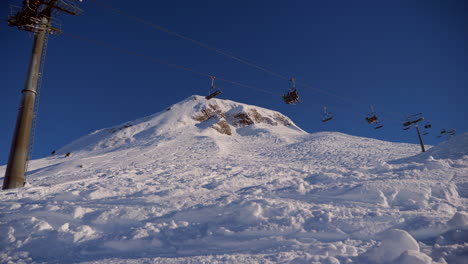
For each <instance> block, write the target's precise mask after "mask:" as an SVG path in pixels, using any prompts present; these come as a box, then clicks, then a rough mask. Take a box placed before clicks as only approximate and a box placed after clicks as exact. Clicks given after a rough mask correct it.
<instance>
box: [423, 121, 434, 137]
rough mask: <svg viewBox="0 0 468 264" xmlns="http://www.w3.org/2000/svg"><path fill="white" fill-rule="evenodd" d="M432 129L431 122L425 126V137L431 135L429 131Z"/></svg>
mask: <svg viewBox="0 0 468 264" xmlns="http://www.w3.org/2000/svg"><path fill="white" fill-rule="evenodd" d="M431 127H432V124H431V123H429V122H426V123H425V124H424V132H423V136H427V135H429V129H430V128H431Z"/></svg>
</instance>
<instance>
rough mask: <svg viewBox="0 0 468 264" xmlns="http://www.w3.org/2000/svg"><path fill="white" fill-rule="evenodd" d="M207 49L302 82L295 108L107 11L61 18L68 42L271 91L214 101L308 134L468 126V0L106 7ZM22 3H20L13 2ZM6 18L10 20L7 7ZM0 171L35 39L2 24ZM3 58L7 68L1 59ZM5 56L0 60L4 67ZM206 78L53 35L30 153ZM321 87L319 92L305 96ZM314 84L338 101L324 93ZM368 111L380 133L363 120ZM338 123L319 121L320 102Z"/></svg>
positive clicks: (88, 7)
mask: <svg viewBox="0 0 468 264" xmlns="http://www.w3.org/2000/svg"><path fill="white" fill-rule="evenodd" d="M100 1H102V2H105V3H109V4H111V5H112V6H113V7H116V8H119V9H122V10H123V11H125V12H127V13H129V14H132V15H135V16H138V17H139V18H142V19H145V20H148V21H151V22H152V23H155V24H157V25H161V26H163V27H166V28H169V29H171V30H173V31H175V32H178V33H180V34H183V35H186V36H188V37H191V38H193V39H196V40H198V41H201V42H203V43H205V44H207V45H209V46H212V47H216V48H218V49H221V50H223V51H226V52H230V53H233V54H235V55H237V56H240V57H243V58H247V59H249V60H250V61H253V62H255V63H256V64H258V65H260V66H262V67H266V68H269V69H271V70H273V71H274V72H277V73H280V74H282V75H285V76H291V77H296V78H297V81H298V83H305V84H308V87H301V86H299V85H298V88H299V92H300V95H301V101H302V102H301V104H299V105H295V106H291V105H286V104H284V103H283V102H282V100H281V94H282V93H284V91H285V90H286V89H288V88H289V86H290V84H289V83H288V82H287V81H285V80H282V79H280V78H277V77H275V76H272V75H269V74H267V73H265V72H263V71H259V70H257V69H254V68H251V67H248V66H246V65H244V64H241V63H239V62H237V61H235V60H232V59H230V58H227V57H224V56H220V55H219V54H217V53H214V52H212V51H209V50H207V49H204V48H201V47H199V46H197V45H195V44H193V43H192V42H189V41H186V40H182V39H179V38H176V37H174V36H172V35H169V34H167V33H164V32H161V31H157V30H154V29H152V28H151V27H149V26H147V25H143V24H141V23H138V22H136V21H133V20H131V19H129V18H127V17H123V16H121V15H118V14H115V13H112V12H111V11H110V10H109V9H105V8H103V7H101V6H99V5H96V4H95V3H93V2H92V1H86V0H85V1H84V2H83V3H81V4H79V6H80V7H81V8H82V9H83V10H84V13H83V14H82V15H80V16H76V17H73V16H69V15H66V14H63V15H61V16H60V19H61V21H62V29H63V31H64V32H65V33H70V34H75V35H79V36H83V37H87V38H91V39H94V40H99V41H103V42H106V43H111V44H112V45H114V46H116V47H120V48H124V49H128V50H132V51H136V52H139V53H142V54H145V55H147V56H151V57H154V58H158V59H162V60H166V61H169V62H172V63H176V64H178V65H181V66H185V67H190V68H192V69H194V70H197V71H199V72H204V73H208V74H212V75H215V76H219V77H221V78H225V79H229V80H233V81H236V82H240V83H243V84H246V85H251V86H255V87H258V88H261V89H265V90H267V91H269V92H267V93H265V92H261V91H258V90H252V89H248V88H244V87H239V86H235V85H232V84H229V83H223V82H217V83H216V84H217V86H219V87H221V88H222V89H223V91H224V93H223V94H222V95H221V96H220V98H222V99H230V100H234V101H239V102H243V103H247V104H252V105H258V106H261V107H265V108H269V109H273V110H277V111H280V112H282V113H284V114H285V115H287V116H289V117H290V118H291V119H293V121H294V122H295V123H296V124H297V125H299V126H300V127H302V128H303V129H304V130H306V131H308V132H311V133H312V132H317V131H339V132H343V133H347V134H351V135H356V136H364V137H371V138H376V139H382V140H387V141H394V142H410V143H417V137H416V134H415V133H416V132H415V131H413V130H411V131H402V130H401V122H402V120H403V119H404V117H405V115H407V114H414V113H419V112H422V113H423V114H424V116H425V118H426V119H427V120H429V121H430V122H431V123H432V125H433V130H432V131H431V132H432V133H431V134H430V135H428V136H427V137H425V142H426V143H427V144H437V143H438V142H440V141H441V139H437V138H436V137H435V136H436V134H437V133H438V131H440V129H442V128H455V129H457V132H458V133H463V132H467V131H468V123H467V122H466V116H467V114H468V106H467V103H466V102H467V101H468V100H467V99H468V92H467V86H468V75H467V72H468V67H467V62H468V54H467V49H466V47H468V43H467V40H468V34H466V29H467V28H468V19H467V18H466V13H467V11H468V4H467V3H466V1H463V0H458V1H456V0H447V1H418V0H412V1H407V0H406V1H396V0H392V1H375V0H373V1H346V0H340V1H338V0H332V1H276V0H273V1H252V0H251V1H246V0H245V1H244V0H239V1H203V0H201V1H188V0H187V1H139V3H138V5H134V4H133V5H132V3H131V2H129V1H122V0H114V1H108V0H100ZM8 2H9V3H12V4H17V5H20V4H21V1H20V0H15V1H13V0H10V1H8ZM0 8H1V9H0V15H1V16H2V17H6V16H7V15H8V13H9V8H8V3H7V2H6V1H5V3H3V4H2V6H0ZM0 41H1V43H2V47H3V48H2V49H0V56H1V58H4V59H3V62H4V63H2V64H0V86H1V87H2V89H1V91H0V164H4V163H6V160H7V158H8V152H9V148H10V143H11V138H12V134H13V128H14V124H15V120H16V115H17V109H18V105H19V101H20V95H21V94H20V91H21V89H22V88H23V84H24V79H25V75H26V71H27V66H28V62H29V56H30V50H31V46H32V36H31V34H29V33H27V32H25V31H20V30H17V29H16V28H10V27H8V26H7V25H6V23H4V24H3V25H2V26H0ZM5 58H6V60H5ZM5 62H6V63H5ZM209 85H210V80H209V78H207V77H203V76H199V75H196V74H193V73H191V72H187V71H183V70H180V69H175V68H171V67H168V66H166V65H161V64H158V63H156V62H152V61H149V60H145V59H143V58H141V57H136V56H131V55H129V54H124V53H121V52H116V51H114V50H111V49H108V48H104V47H101V46H98V45H94V44H91V43H88V42H84V41H81V40H77V39H74V38H72V37H70V36H69V35H66V34H64V35H61V36H51V37H50V40H49V45H48V50H47V58H46V64H45V71H44V79H43V87H42V91H41V100H40V109H39V119H38V127H37V136H36V139H35V145H34V149H35V151H34V157H35V158H37V157H42V156H45V155H48V154H49V153H50V152H51V151H52V150H54V149H58V148H60V147H61V146H63V145H65V144H67V143H69V142H71V141H72V140H74V139H77V138H79V137H80V136H83V135H85V134H88V133H90V132H93V131H95V130H97V129H101V128H105V127H109V126H113V125H117V124H120V123H123V122H126V121H130V120H134V119H137V118H140V117H143V116H147V115H150V114H153V113H156V112H158V111H160V110H162V109H164V108H165V107H167V106H169V105H171V104H173V103H176V102H178V101H181V100H183V99H185V98H186V97H188V96H190V95H193V94H200V95H205V94H207V93H208V89H209ZM312 88H316V89H312ZM317 90H321V91H326V92H328V93H332V94H334V95H336V96H330V95H325V94H323V93H320V92H318V91H317ZM369 105H374V106H375V110H376V112H378V113H379V114H380V117H381V118H382V120H383V122H384V125H385V127H384V128H383V129H380V130H373V129H372V127H370V126H369V125H367V124H366V122H365V121H364V116H365V115H366V114H367V113H368V112H369ZM323 106H327V107H328V109H329V110H330V111H331V112H333V113H334V114H335V119H334V120H332V121H330V122H327V123H322V122H321V121H320V120H321V114H322V107H323Z"/></svg>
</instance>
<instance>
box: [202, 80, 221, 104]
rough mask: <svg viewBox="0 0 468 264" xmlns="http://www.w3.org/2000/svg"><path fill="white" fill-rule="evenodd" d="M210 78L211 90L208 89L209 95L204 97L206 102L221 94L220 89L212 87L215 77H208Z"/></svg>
mask: <svg viewBox="0 0 468 264" xmlns="http://www.w3.org/2000/svg"><path fill="white" fill-rule="evenodd" d="M210 78H211V88H210V94H208V95H207V96H205V98H206V100H210V99H211V98H213V97H216V96H218V95H220V94H221V90H220V89H217V88H216V87H215V85H214V80H215V78H216V77H214V76H210Z"/></svg>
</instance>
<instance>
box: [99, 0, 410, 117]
mask: <svg viewBox="0 0 468 264" xmlns="http://www.w3.org/2000/svg"><path fill="white" fill-rule="evenodd" d="M90 1H91V2H94V3H95V4H97V5H99V6H101V7H104V8H107V9H109V10H111V11H113V12H114V13H117V14H120V15H122V16H125V17H127V18H129V19H131V20H135V21H137V22H140V23H142V24H145V25H147V26H150V27H152V28H154V29H156V30H159V31H162V32H165V33H167V34H170V35H173V36H176V37H178V38H180V39H183V40H187V41H190V42H192V43H194V44H196V45H198V46H200V47H202V48H205V49H208V50H210V51H213V52H216V53H218V54H220V55H223V56H225V57H229V58H231V59H233V60H236V61H238V62H240V63H243V64H245V65H247V66H250V67H253V68H256V69H258V70H261V71H263V72H266V73H268V74H270V75H273V76H276V77H278V78H280V79H283V80H286V81H290V80H291V78H289V77H287V76H285V75H283V74H280V73H277V72H274V71H272V70H269V69H267V68H265V67H262V66H259V65H257V64H255V63H253V62H251V61H249V60H247V59H245V58H241V57H240V56H237V55H234V54H232V53H228V52H225V51H222V50H220V49H218V48H215V47H211V46H209V45H207V44H205V43H203V42H201V41H198V40H195V39H193V38H190V37H188V36H185V35H182V34H180V33H177V32H175V31H172V30H170V29H168V28H166V27H163V26H160V25H157V24H155V23H153V22H151V21H148V20H145V19H142V18H139V17H136V16H134V15H131V14H128V13H126V12H124V11H122V10H120V9H118V8H115V7H113V6H110V5H109V4H105V3H102V2H101V1H99V0H90ZM191 71H192V70H191ZM199 74H200V73H199ZM202 75H206V74H202ZM217 79H219V80H223V79H221V78H217ZM223 81H225V82H228V83H232V84H235V85H238V86H243V87H247V88H253V89H256V90H261V91H263V92H267V93H269V94H273V93H271V92H269V91H266V90H264V89H259V88H255V87H249V86H246V85H244V84H240V83H236V82H233V81H230V80H223ZM296 84H297V85H300V86H303V87H306V88H309V89H311V90H314V91H316V92H319V93H322V94H324V95H327V96H331V97H335V98H337V99H340V100H341V101H343V102H347V103H350V104H353V105H355V104H356V102H355V101H354V100H352V99H350V98H345V97H342V96H339V95H336V94H334V93H332V92H329V91H326V90H323V89H318V88H315V87H313V86H311V85H309V84H306V83H303V82H300V81H299V82H298V81H296ZM356 113H357V112H356ZM387 113H391V114H392V115H395V116H396V115H397V114H396V113H392V112H388V111H387ZM359 115H361V116H362V113H361V112H360V113H359ZM386 119H388V120H393V121H398V122H400V120H401V118H396V117H393V118H386Z"/></svg>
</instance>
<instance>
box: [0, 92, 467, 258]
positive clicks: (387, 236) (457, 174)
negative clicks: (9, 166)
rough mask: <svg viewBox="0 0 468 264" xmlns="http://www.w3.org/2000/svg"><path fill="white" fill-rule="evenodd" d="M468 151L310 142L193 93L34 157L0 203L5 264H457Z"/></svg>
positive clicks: (341, 138)
mask: <svg viewBox="0 0 468 264" xmlns="http://www.w3.org/2000/svg"><path fill="white" fill-rule="evenodd" d="M213 105H216V106H213ZM204 109H212V110H210V111H211V112H210V111H204V112H203V110H204ZM251 109H255V111H251ZM200 113H208V116H210V115H211V117H208V118H207V119H206V120H203V119H204V118H205V117H203V118H201V117H200V116H199V115H200ZM194 116H195V117H197V118H198V119H199V120H203V121H197V120H195V119H194V118H193V117H194ZM199 117H200V118H199ZM222 121H225V122H226V123H227V124H228V126H229V129H230V131H231V135H227V134H223V133H221V132H219V131H218V130H217V128H218V129H219V127H217V126H216V125H217V124H220V123H221V124H222ZM251 121H252V122H253V123H251ZM460 144H465V145H460ZM467 149H468V135H460V136H458V137H456V138H453V139H452V140H450V141H448V142H445V143H444V144H441V145H440V146H436V147H433V148H431V149H429V150H428V152H426V153H423V154H418V151H419V149H418V146H416V145H411V144H399V143H390V142H382V141H377V140H373V139H367V138H359V137H353V136H349V135H345V134H341V133H328V132H321V133H314V134H308V133H306V132H304V131H302V130H301V129H300V128H298V127H297V126H295V125H294V123H293V122H292V121H291V120H289V119H288V118H287V117H284V116H282V115H280V114H279V113H277V112H274V111H270V110H267V109H262V108H258V107H254V106H248V105H244V104H239V103H236V102H232V101H227V100H218V99H213V100H210V101H206V100H204V99H203V98H201V97H196V96H195V97H191V98H188V99H187V100H185V101H183V102H181V103H178V104H176V105H173V106H172V107H170V109H169V110H165V111H162V112H160V113H158V114H155V115H153V116H150V117H147V118H142V119H140V120H136V121H133V122H128V123H126V124H123V125H120V126H117V127H114V128H108V129H103V130H99V131H96V132H94V133H92V134H90V135H88V136H85V137H83V138H81V139H78V140H77V141H75V142H72V143H71V144H69V145H67V146H65V147H64V148H63V149H61V150H58V151H57V153H58V154H57V155H56V156H51V157H46V158H43V159H39V160H35V161H32V162H31V164H30V168H31V169H32V171H31V174H30V175H28V183H27V185H26V187H25V188H23V189H18V190H8V191H3V192H1V193H0V201H1V202H0V210H1V212H4V213H3V214H2V216H1V217H0V231H1V232H2V233H3V234H6V235H5V236H2V237H0V247H1V248H2V252H1V253H0V262H2V263H40V262H46V263H153V262H155V263H159V262H160V263H446V262H448V263H463V262H464V261H466V258H467V250H468V240H467V237H468V236H467V230H468V213H467V201H468V200H467V198H468V197H467V194H468V192H467V189H468V179H467V176H468V154H467V151H466V150H467ZM67 152H71V153H72V156H71V157H69V158H65V157H64V156H63V155H64V154H65V153H67ZM4 170H5V167H4V166H3V167H0V173H1V175H3V173H4ZM50 248H53V249H54V250H53V252H52V251H50V250H49V249H50Z"/></svg>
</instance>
